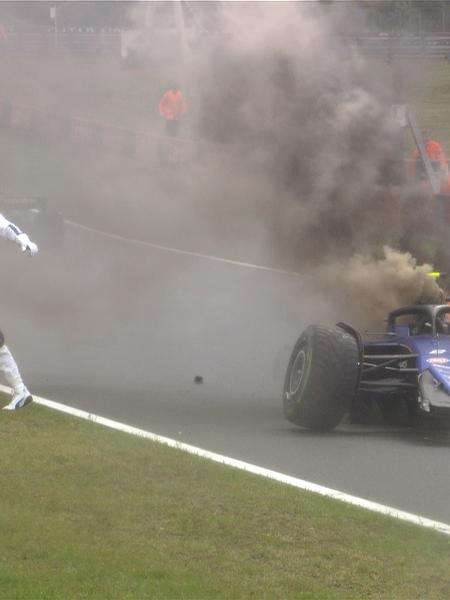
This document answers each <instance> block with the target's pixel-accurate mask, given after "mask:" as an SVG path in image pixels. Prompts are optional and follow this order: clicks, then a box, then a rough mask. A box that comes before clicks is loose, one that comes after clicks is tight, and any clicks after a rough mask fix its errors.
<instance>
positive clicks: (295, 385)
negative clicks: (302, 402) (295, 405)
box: [289, 346, 306, 396]
mask: <svg viewBox="0 0 450 600" xmlns="http://www.w3.org/2000/svg"><path fill="white" fill-rule="evenodd" d="M305 368H306V349H305V347H304V346H302V347H301V348H299V350H298V352H297V355H296V357H295V360H294V362H293V363H292V368H291V373H290V376H289V394H290V395H291V396H294V395H295V394H296V393H297V392H298V390H299V389H300V386H301V384H302V380H303V376H304V373H305Z"/></svg>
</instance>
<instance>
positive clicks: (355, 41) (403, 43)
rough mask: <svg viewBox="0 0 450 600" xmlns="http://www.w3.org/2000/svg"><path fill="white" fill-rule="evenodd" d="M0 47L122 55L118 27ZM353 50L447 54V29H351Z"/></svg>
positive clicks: (31, 37) (23, 39)
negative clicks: (414, 31)
mask: <svg viewBox="0 0 450 600" xmlns="http://www.w3.org/2000/svg"><path fill="white" fill-rule="evenodd" d="M5 33H6V35H5V36H0V38H1V39H0V51H4V52H5V51H6V52H13V53H25V54H34V55H41V54H60V55H72V56H80V57H82V56H88V57H100V58H101V57H104V58H117V59H118V60H120V57H121V35H122V32H121V30H120V29H99V30H98V29H97V30H94V29H92V28H61V29H59V30H56V29H49V30H47V29H46V30H41V29H40V30H37V29H36V30H29V31H6V32H5ZM344 39H345V42H346V44H347V45H348V47H349V48H351V49H352V50H356V51H359V52H361V53H363V54H365V55H367V56H371V57H378V58H395V57H398V58H441V59H442V58H447V59H448V58H450V32H449V33H423V34H406V33H405V34H398V33H354V34H350V35H347V36H344Z"/></svg>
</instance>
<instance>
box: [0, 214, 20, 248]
mask: <svg viewBox="0 0 450 600" xmlns="http://www.w3.org/2000/svg"><path fill="white" fill-rule="evenodd" d="M21 233H22V232H21V231H20V229H19V228H18V227H16V225H14V223H11V221H8V219H5V217H4V216H3V215H2V214H1V213H0V236H1V237H2V238H5V240H9V241H10V242H17V238H18V236H19V235H20V234H21ZM17 243H18V242H17Z"/></svg>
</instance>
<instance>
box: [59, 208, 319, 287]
mask: <svg viewBox="0 0 450 600" xmlns="http://www.w3.org/2000/svg"><path fill="white" fill-rule="evenodd" d="M64 223H66V224H67V225H70V226H71V227H75V228H76V229H82V230H83V231H89V232H90V233H95V234H96V235H101V236H103V237H107V238H110V239H112V240H117V241H119V242H125V243H128V244H134V245H136V246H146V247H147V248H153V249H154V250H160V251H162V252H172V253H174V254H184V255H185V256H192V257H194V258H203V259H205V260H212V261H215V262H221V263H226V264H228V265H235V266H238V267H245V268H247V269H257V270H259V271H269V272H271V273H281V274H283V275H293V276H294V277H307V275H305V274H302V273H297V272H296V271H286V270H285V269H275V268H273V267H265V266H264V265H255V264H253V263H247V262H241V261H238V260H231V259H229V258H222V257H220V256H213V255H211V254H202V253H201V252H191V251H189V250H181V249H180V248H172V247H170V246H162V245H161V244H154V243H152V242H145V241H143V240H134V239H131V238H127V237H124V236H122V235H117V234H115V233H107V232H106V231H101V230H100V229H94V228H93V227H88V226H87V225H81V223H77V222H76V221H71V220H70V219H64Z"/></svg>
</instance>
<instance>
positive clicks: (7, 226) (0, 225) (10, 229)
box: [0, 213, 38, 256]
mask: <svg viewBox="0 0 450 600" xmlns="http://www.w3.org/2000/svg"><path fill="white" fill-rule="evenodd" d="M0 237H2V238H4V239H5V240H9V241H10V242H15V243H16V244H19V246H21V248H22V251H23V252H25V251H26V252H28V254H30V255H31V256H34V255H35V254H37V251H38V247H37V246H36V244H34V243H33V242H32V241H31V240H30V238H29V237H28V236H27V234H26V233H23V232H22V231H20V229H19V228H18V227H17V225H14V223H11V221H8V219H5V217H4V216H3V215H2V214H1V213H0Z"/></svg>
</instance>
